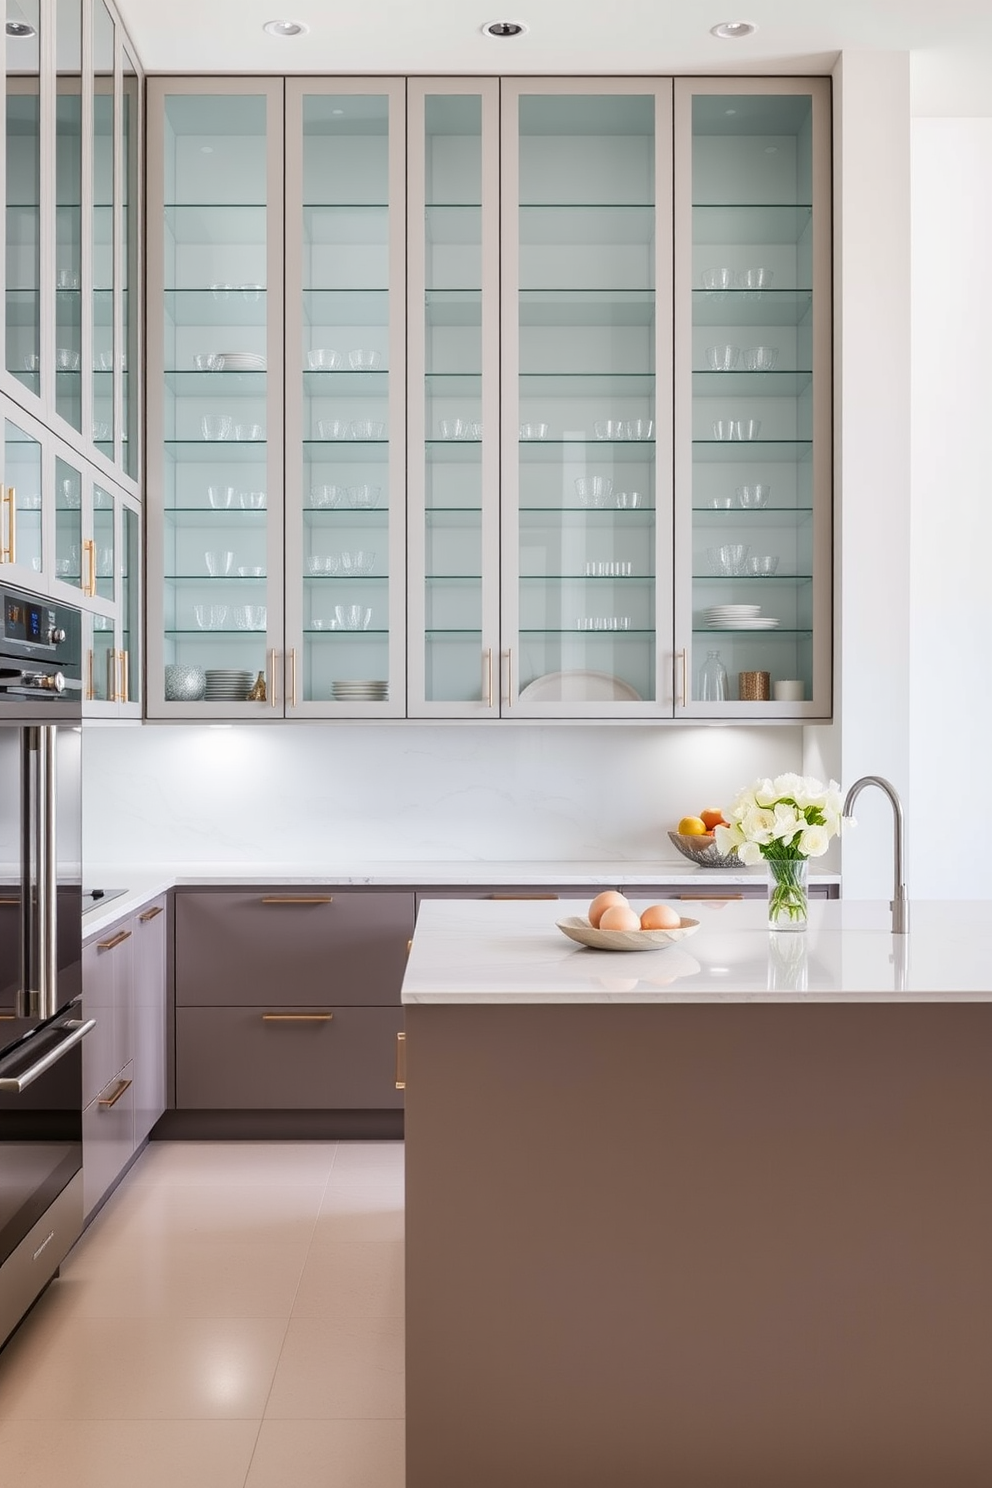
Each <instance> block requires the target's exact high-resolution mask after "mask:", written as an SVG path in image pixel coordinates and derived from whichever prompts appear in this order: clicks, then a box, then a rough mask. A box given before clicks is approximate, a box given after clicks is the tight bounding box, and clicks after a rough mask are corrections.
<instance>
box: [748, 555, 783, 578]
mask: <svg viewBox="0 0 992 1488" xmlns="http://www.w3.org/2000/svg"><path fill="white" fill-rule="evenodd" d="M777 569H778V555H777V554H775V553H762V554H758V553H756V554H755V555H754V556H753V557H752V558H749V559H748V560H747V571H748V573H749V574H754V575H755V576H756V577H759V578H760V577H761V576H762V575H764V574H773V573H775V572H776V570H777Z"/></svg>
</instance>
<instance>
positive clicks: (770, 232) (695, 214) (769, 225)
mask: <svg viewBox="0 0 992 1488" xmlns="http://www.w3.org/2000/svg"><path fill="white" fill-rule="evenodd" d="M812 217H813V208H812V206H811V205H809V204H808V203H805V202H798V203H796V204H795V205H790V206H783V205H782V204H781V203H778V202H769V203H768V204H767V205H765V204H762V203H760V202H742V203H740V204H735V203H733V202H719V203H709V202H706V203H704V202H697V203H696V204H694V206H693V208H692V241H693V242H694V243H696V244H703V243H706V244H712V245H713V246H715V247H726V245H727V244H728V243H733V244H735V245H736V244H739V245H741V246H742V247H744V246H758V245H764V244H773V243H782V244H789V245H792V244H795V243H798V242H799V240H800V238H801V237H802V236H803V234H804V233H805V232H806V231H807V229H808V228H809V225H810V222H811V221H812Z"/></svg>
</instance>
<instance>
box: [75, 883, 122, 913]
mask: <svg viewBox="0 0 992 1488" xmlns="http://www.w3.org/2000/svg"><path fill="white" fill-rule="evenodd" d="M126 893H127V889H84V890H83V914H85V913H86V911H87V910H88V909H96V907H97V905H98V904H106V903H107V902H108V901H109V900H110V899H119V898H120V896H121V895H122V894H126Z"/></svg>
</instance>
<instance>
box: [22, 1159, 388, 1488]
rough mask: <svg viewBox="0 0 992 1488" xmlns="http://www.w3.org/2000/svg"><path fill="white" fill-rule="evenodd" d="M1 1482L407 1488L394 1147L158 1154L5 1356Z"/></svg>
mask: <svg viewBox="0 0 992 1488" xmlns="http://www.w3.org/2000/svg"><path fill="white" fill-rule="evenodd" d="M39 1422H43V1423H44V1425H43V1426H42V1427H41V1429H40V1430H39V1424H38V1423H39ZM0 1464H2V1472H0V1477H2V1480H3V1483H4V1484H10V1485H11V1488H15V1485H16V1488H106V1485H107V1484H108V1483H135V1484H140V1485H141V1488H177V1485H178V1488H288V1485H292V1488H402V1485H403V1481H404V1468H403V1146H402V1143H400V1142H375V1143H367V1142H340V1143H334V1142H300V1143H292V1142H288V1143H287V1142H278V1143H265V1142H239V1143H206V1142H204V1143H200V1142H196V1143H193V1142H189V1143H182V1142H155V1143H152V1144H151V1146H150V1147H148V1148H146V1150H145V1152H144V1154H143V1155H142V1157H141V1158H140V1159H139V1160H138V1162H137V1163H136V1164H135V1166H134V1168H133V1169H132V1170H131V1172H130V1173H129V1174H128V1176H127V1177H126V1178H125V1180H124V1182H123V1183H122V1184H121V1186H120V1188H119V1189H118V1190H117V1192H116V1194H115V1195H114V1196H113V1197H112V1198H111V1200H110V1202H109V1203H108V1204H107V1205H106V1206H105V1208H104V1210H103V1211H102V1213H101V1214H100V1215H98V1216H97V1219H96V1220H95V1221H94V1223H93V1224H92V1225H91V1226H90V1228H89V1230H88V1231H87V1232H86V1234H85V1235H84V1236H83V1238H82V1240H81V1241H80V1243H79V1244H78V1245H77V1246H76V1248H75V1250H74V1251H73V1252H72V1254H71V1255H70V1257H69V1258H68V1260H67V1261H66V1263H65V1265H64V1266H63V1267H62V1275H61V1278H60V1279H59V1280H58V1281H57V1282H55V1283H54V1285H53V1286H51V1287H50V1288H49V1290H48V1292H47V1293H46V1294H45V1296H44V1297H43V1298H42V1299H41V1301H40V1303H39V1304H38V1306H37V1307H36V1308H35V1310H34V1312H33V1313H32V1314H31V1315H30V1317H29V1318H28V1319H27V1321H26V1323H25V1324H24V1326H23V1327H22V1328H21V1329H20V1331H19V1333H17V1334H16V1335H15V1337H14V1338H13V1339H12V1340H11V1342H10V1343H9V1344H8V1345H7V1347H6V1349H5V1350H4V1351H3V1352H2V1353H0Z"/></svg>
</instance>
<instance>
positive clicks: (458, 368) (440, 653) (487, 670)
mask: <svg viewBox="0 0 992 1488" xmlns="http://www.w3.org/2000/svg"><path fill="white" fill-rule="evenodd" d="M409 98H410V119H409V140H410V143H409V181H410V213H409V229H408V234H407V239H408V244H409V249H408V252H409V265H410V273H409V306H410V309H409V350H410V357H409V365H410V389H409V410H410V460H409V512H410V518H409V550H410V577H409V594H410V607H409V612H410V634H409V668H410V699H409V712H410V714H411V715H413V716H415V717H487V716H495V715H498V713H499V706H500V700H499V687H498V683H499V678H498V668H499V427H498V425H499V260H498V246H499V112H498V110H499V88H498V83H497V82H495V81H492V82H489V83H479V82H473V83H472V84H466V83H463V82H456V81H449V80H444V81H438V80H433V79H432V80H430V81H428V82H420V81H411V83H410V94H409Z"/></svg>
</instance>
